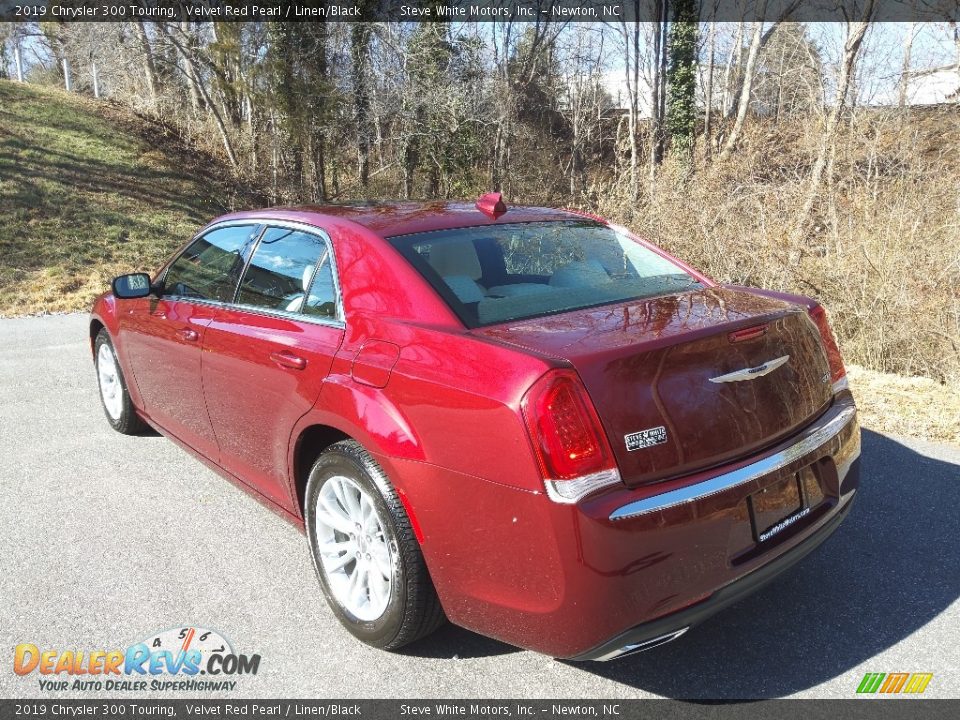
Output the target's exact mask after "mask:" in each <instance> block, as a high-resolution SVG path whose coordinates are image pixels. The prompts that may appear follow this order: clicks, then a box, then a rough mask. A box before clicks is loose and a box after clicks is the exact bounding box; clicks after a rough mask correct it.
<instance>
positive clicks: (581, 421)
mask: <svg viewBox="0 0 960 720" xmlns="http://www.w3.org/2000/svg"><path fill="white" fill-rule="evenodd" d="M521 405H522V410H523V417H524V420H525V422H526V424H527V432H528V433H529V434H530V441H531V443H532V444H533V449H534V452H535V454H536V457H537V462H538V464H539V465H540V471H541V473H542V474H543V479H544V487H545V488H546V490H547V495H549V496H550V499H551V500H554V501H555V502H562V503H573V502H576V501H577V500H579V499H580V498H582V497H584V496H585V495H587V494H588V493H591V492H593V491H594V490H596V489H598V488H600V487H603V486H605V485H611V484H614V483H618V482H620V473H619V471H618V470H617V466H616V463H615V462H614V460H613V452H612V451H611V449H610V445H609V443H608V442H607V437H606V435H605V434H604V432H603V428H602V426H601V425H600V418H599V417H597V411H596V410H595V409H594V407H593V403H592V402H591V401H590V397H589V396H588V395H587V391H586V390H585V389H584V387H583V384H582V383H581V382H580V378H579V376H577V374H576V373H575V372H573V371H571V370H554V371H551V372H549V373H547V374H546V375H544V376H543V377H542V378H540V379H539V380H538V381H537V382H536V383H534V384H533V387H531V388H530V390H528V391H527V394H526V395H525V396H524V398H523V402H522V404H521Z"/></svg>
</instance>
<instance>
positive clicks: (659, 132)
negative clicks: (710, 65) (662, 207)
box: [650, 0, 670, 184]
mask: <svg viewBox="0 0 960 720" xmlns="http://www.w3.org/2000/svg"><path fill="white" fill-rule="evenodd" d="M669 5H670V3H669V0H658V4H657V14H656V15H655V18H656V21H655V24H654V38H653V83H652V85H653V87H652V92H651V103H650V112H651V117H650V182H651V184H652V183H653V181H654V179H655V178H656V170H657V167H658V166H659V165H660V164H661V163H662V162H663V148H664V134H663V119H664V117H663V116H664V107H665V104H664V103H665V98H664V95H665V94H666V93H665V92H664V90H665V87H666V67H665V65H666V59H667V47H666V44H667V43H666V31H667V26H668V20H667V13H668V11H669Z"/></svg>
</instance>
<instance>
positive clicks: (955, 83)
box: [891, 65, 960, 105]
mask: <svg viewBox="0 0 960 720" xmlns="http://www.w3.org/2000/svg"><path fill="white" fill-rule="evenodd" d="M895 100H896V101H897V102H899V95H898V96H897V98H896V99H895ZM958 100H960V69H958V68H957V66H956V65H948V66H945V67H939V68H933V69H932V70H918V71H916V72H911V73H910V74H909V75H908V76H907V104H908V105H941V104H944V103H955V102H957V101H958ZM891 104H894V103H891Z"/></svg>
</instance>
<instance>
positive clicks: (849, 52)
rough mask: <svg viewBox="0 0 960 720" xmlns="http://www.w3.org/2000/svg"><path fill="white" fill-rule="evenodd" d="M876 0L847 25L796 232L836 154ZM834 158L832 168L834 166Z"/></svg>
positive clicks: (803, 225)
mask: <svg viewBox="0 0 960 720" xmlns="http://www.w3.org/2000/svg"><path fill="white" fill-rule="evenodd" d="M874 3H875V0H866V2H865V4H864V8H863V19H862V20H860V21H858V22H853V23H850V24H849V25H848V26H847V41H846V43H845V45H844V49H843V62H842V63H841V65H840V77H839V79H838V80H837V97H836V100H835V102H834V104H833V108H831V110H830V114H829V115H828V116H827V122H826V126H825V127H824V130H823V137H822V139H821V142H820V149H819V151H818V152H817V158H816V160H815V161H814V163H813V169H812V170H811V171H810V185H809V188H808V190H807V197H806V200H805V201H804V203H803V208H802V209H801V210H800V216H799V217H798V219H797V224H796V226H795V228H794V236H795V237H799V236H800V235H801V234H802V233H803V231H804V229H805V228H806V225H807V220H808V219H809V217H810V211H811V210H813V203H814V202H815V201H816V199H817V194H818V193H819V191H820V185H821V183H822V182H823V175H824V171H825V170H826V169H827V164H828V161H830V159H831V158H832V156H833V151H834V145H835V142H836V135H837V126H838V125H839V123H840V117H841V115H842V114H843V108H844V106H845V105H846V100H847V93H848V92H849V90H850V84H851V82H852V79H853V77H854V74H855V73H856V67H857V56H858V55H859V53H860V48H861V46H862V45H863V38H864V36H865V35H866V32H867V27H868V26H869V24H870V18H871V16H872V15H873V9H874ZM832 165H833V163H832V161H830V169H831V170H832Z"/></svg>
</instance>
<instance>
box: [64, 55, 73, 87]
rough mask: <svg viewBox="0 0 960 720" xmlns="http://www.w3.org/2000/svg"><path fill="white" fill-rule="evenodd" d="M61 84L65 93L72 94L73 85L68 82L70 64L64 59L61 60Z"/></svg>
mask: <svg viewBox="0 0 960 720" xmlns="http://www.w3.org/2000/svg"><path fill="white" fill-rule="evenodd" d="M63 84H64V86H66V88H67V92H73V83H71V82H70V63H69V62H68V61H67V59H66V58H64V59H63Z"/></svg>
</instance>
